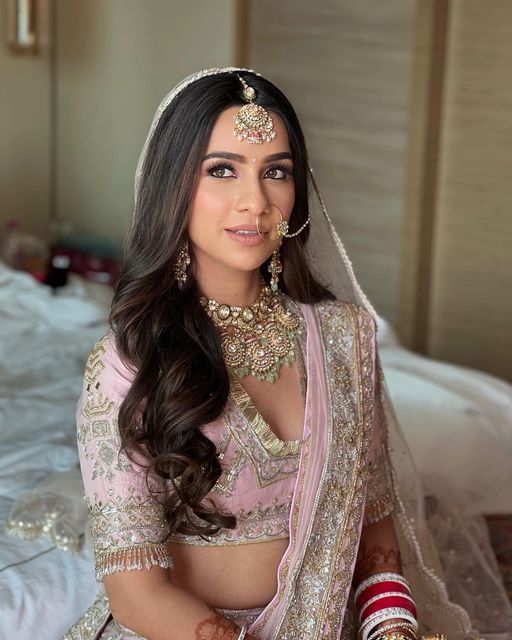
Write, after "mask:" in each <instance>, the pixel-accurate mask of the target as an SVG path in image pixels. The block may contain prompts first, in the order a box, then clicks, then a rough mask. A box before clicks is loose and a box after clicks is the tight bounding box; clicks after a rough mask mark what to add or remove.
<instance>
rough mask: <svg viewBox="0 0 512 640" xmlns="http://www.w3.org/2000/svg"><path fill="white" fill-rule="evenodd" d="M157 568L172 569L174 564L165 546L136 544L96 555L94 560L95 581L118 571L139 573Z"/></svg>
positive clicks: (99, 580)
mask: <svg viewBox="0 0 512 640" xmlns="http://www.w3.org/2000/svg"><path fill="white" fill-rule="evenodd" d="M154 566H158V567H162V569H173V568H174V563H173V560H172V558H171V556H170V554H169V549H168V548H167V545H166V544H137V545H133V546H131V547H124V548H122V549H116V550H115V551H108V552H106V553H100V554H98V556H97V558H96V580H97V581H98V582H101V580H102V579H103V578H104V577H105V576H108V575H110V574H112V573H116V572H118V571H135V570H137V571H141V570H142V569H151V567H154Z"/></svg>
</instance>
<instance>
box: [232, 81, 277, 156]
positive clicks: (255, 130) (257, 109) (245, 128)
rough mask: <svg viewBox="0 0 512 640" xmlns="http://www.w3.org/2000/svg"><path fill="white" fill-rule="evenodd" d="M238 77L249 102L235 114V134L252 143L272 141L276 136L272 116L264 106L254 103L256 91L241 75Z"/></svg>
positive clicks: (245, 97) (244, 95)
mask: <svg viewBox="0 0 512 640" xmlns="http://www.w3.org/2000/svg"><path fill="white" fill-rule="evenodd" d="M237 77H238V79H239V80H240V82H241V83H242V87H243V90H242V95H243V97H244V100H246V101H247V103H248V104H244V106H243V107H241V108H240V111H239V112H238V113H237V114H236V116H235V129H234V131H233V133H234V135H235V136H236V137H237V138H238V139H239V140H245V141H246V142H249V143H251V144H262V143H263V142H270V141H271V140H273V139H274V138H275V137H276V132H275V130H274V122H273V120H272V116H271V115H270V113H269V112H268V111H267V110H266V109H264V108H263V107H262V106H260V105H259V104H255V103H254V100H255V98H256V91H255V90H254V89H253V88H252V87H250V86H249V85H248V84H247V82H246V81H245V80H244V79H243V78H242V77H241V76H237Z"/></svg>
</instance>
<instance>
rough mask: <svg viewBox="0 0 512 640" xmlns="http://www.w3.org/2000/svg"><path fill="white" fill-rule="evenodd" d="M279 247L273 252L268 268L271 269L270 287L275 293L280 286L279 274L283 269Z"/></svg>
mask: <svg viewBox="0 0 512 640" xmlns="http://www.w3.org/2000/svg"><path fill="white" fill-rule="evenodd" d="M280 248H281V247H278V248H277V249H276V250H275V251H274V253H273V254H272V258H271V260H270V264H269V265H268V270H269V271H270V288H271V290H272V291H273V292H274V293H275V292H276V291H277V290H278V288H279V274H280V273H282V271H283V265H282V264H281V256H280V253H279V249H280Z"/></svg>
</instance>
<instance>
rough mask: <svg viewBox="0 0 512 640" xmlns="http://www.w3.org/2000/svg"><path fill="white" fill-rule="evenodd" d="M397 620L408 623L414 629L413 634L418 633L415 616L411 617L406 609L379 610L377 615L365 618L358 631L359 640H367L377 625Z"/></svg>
mask: <svg viewBox="0 0 512 640" xmlns="http://www.w3.org/2000/svg"><path fill="white" fill-rule="evenodd" d="M397 618H399V619H400V620H404V621H407V622H410V623H411V625H412V627H413V628H414V631H415V633H416V632H417V631H418V622H417V620H416V617H415V616H413V615H411V613H410V612H409V611H408V610H407V609H401V608H400V607H392V608H389V609H381V610H380V611H377V613H374V614H372V615H371V616H368V618H366V620H365V621H364V622H363V623H362V625H361V627H360V629H359V633H360V636H361V640H368V636H369V635H370V634H371V633H372V631H374V630H375V627H376V626H377V625H379V624H381V623H382V622H387V621H388V620H395V619H397Z"/></svg>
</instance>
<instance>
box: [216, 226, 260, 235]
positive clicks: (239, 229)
mask: <svg viewBox="0 0 512 640" xmlns="http://www.w3.org/2000/svg"><path fill="white" fill-rule="evenodd" d="M226 231H231V232H232V233H239V232H240V234H244V235H249V234H251V233H255V234H258V229H257V228H256V227H255V226H254V225H250V224H241V225H238V226H237V227H229V228H228V229H226ZM265 233H267V230H266V229H264V228H261V229H260V234H261V235H264V234H265ZM258 235H259V234H258Z"/></svg>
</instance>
